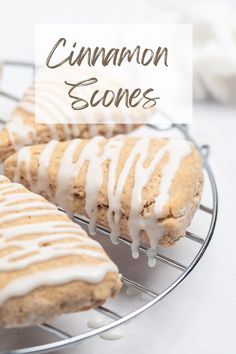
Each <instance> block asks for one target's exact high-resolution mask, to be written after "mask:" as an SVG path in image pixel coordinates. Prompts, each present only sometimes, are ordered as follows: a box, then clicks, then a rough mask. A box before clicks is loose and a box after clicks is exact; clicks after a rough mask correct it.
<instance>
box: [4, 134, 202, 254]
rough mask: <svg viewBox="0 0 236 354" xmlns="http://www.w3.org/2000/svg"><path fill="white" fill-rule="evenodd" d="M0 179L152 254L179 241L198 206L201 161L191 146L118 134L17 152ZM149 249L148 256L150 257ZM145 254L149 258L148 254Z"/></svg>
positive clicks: (175, 141) (134, 249)
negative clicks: (141, 245)
mask: <svg viewBox="0 0 236 354" xmlns="http://www.w3.org/2000/svg"><path fill="white" fill-rule="evenodd" d="M4 169H5V174H6V175H7V176H8V177H9V178H10V179H12V180H14V181H17V182H21V183H23V184H24V185H25V186H27V187H28V188H29V189H30V190H32V191H34V192H37V193H39V194H42V195H43V196H45V197H46V198H47V199H48V200H50V201H52V202H53V203H55V204H57V205H60V206H61V207H62V208H64V209H65V210H66V211H67V212H68V213H70V214H78V215H82V216H86V217H87V218H89V220H90V232H91V233H94V232H95V226H96V224H99V225H102V226H105V227H107V228H109V229H110V230H111V239H112V240H113V242H116V241H117V238H118V236H120V235H122V236H125V237H127V238H129V239H130V240H132V251H133V256H134V257H137V256H138V252H137V251H138V246H139V244H140V242H141V243H142V244H144V245H145V246H146V247H148V248H151V250H155V249H156V247H157V245H163V246H170V245H172V244H173V243H174V242H175V241H176V240H178V239H179V238H180V237H181V236H184V235H185V231H186V228H187V227H188V225H189V224H190V221H191V219H192V217H193V215H194V212H195V210H196V208H197V206H198V204H199V202H200V198H201V192H202V184H203V172H202V160H201V157H200V155H199V153H198V152H197V150H196V149H195V147H194V146H193V145H192V143H191V142H188V141H186V140H182V139H158V138H153V137H152V138H149V137H145V138H140V137H125V136H117V137H114V138H111V139H105V138H103V137H96V138H93V139H91V140H80V139H77V140H73V141H70V142H62V143H58V142H56V141H52V142H50V143H49V144H47V145H39V146H34V147H26V148H23V149H22V150H21V151H20V152H19V153H18V154H15V155H13V156H12V157H10V158H9V159H7V160H6V161H5V164H4ZM151 250H150V251H151ZM151 253H152V252H151Z"/></svg>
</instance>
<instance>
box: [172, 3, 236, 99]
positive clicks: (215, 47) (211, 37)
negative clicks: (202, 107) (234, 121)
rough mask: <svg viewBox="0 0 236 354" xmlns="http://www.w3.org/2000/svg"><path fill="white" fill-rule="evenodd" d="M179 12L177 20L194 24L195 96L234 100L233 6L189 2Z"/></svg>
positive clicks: (235, 36)
mask: <svg viewBox="0 0 236 354" xmlns="http://www.w3.org/2000/svg"><path fill="white" fill-rule="evenodd" d="M181 12H182V13H181ZM180 13H181V15H180V17H179V21H180V22H186V23H192V24H193V44H194V52H193V56H194V86H193V88H194V89H193V92H194V98H195V99H197V100H204V99H206V98H208V97H211V98H213V99H215V100H217V101H219V102H223V103H236V8H235V7H234V6H233V5H232V4H231V5H230V4H229V3H223V2H203V3H201V2H200V3H199V2H195V3H194V4H193V3H192V2H191V5H190V4H189V6H187V5H186V7H185V9H183V10H182V11H181V10H180Z"/></svg>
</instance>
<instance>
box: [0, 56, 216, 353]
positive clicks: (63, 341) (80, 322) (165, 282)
mask: <svg viewBox="0 0 236 354" xmlns="http://www.w3.org/2000/svg"><path fill="white" fill-rule="evenodd" d="M4 64H5V65H10V66H14V67H19V66H20V67H26V68H33V66H32V64H31V63H18V62H5V63H4ZM0 96H4V97H5V98H8V99H11V100H15V101H17V97H15V96H14V95H12V94H10V93H8V92H4V91H0ZM1 121H2V120H1V117H0V123H1ZM2 123H3V121H2ZM147 129H149V130H150V131H152V133H155V134H157V135H161V136H163V135H164V136H172V135H178V136H182V137H183V138H184V139H188V140H190V141H192V142H193V143H194V144H195V146H196V147H197V149H198V151H199V152H200V154H201V155H202V158H203V160H204V173H205V187H204V192H203V199H202V204H201V205H200V206H199V209H198V211H197V212H196V215H195V217H194V219H193V222H192V224H191V226H190V228H189V230H188V231H187V232H186V235H185V237H183V238H182V239H181V240H179V241H178V242H177V243H176V245H175V246H172V247H170V248H168V249H159V250H158V252H157V254H156V260H157V265H156V267H155V268H149V267H148V266H147V260H146V256H145V253H146V249H145V248H144V247H139V251H140V254H141V255H140V257H139V259H138V260H133V259H132V258H131V256H130V250H129V248H130V246H131V243H130V241H128V240H126V239H125V238H123V237H120V238H119V241H120V242H119V245H117V246H113V245H112V244H111V242H110V240H109V231H107V230H106V229H104V228H102V227H97V236H96V237H97V239H98V240H99V242H100V243H102V245H103V247H104V248H105V250H106V251H107V252H108V253H109V254H110V256H111V258H112V259H113V260H114V261H115V262H116V264H117V265H118V267H119V268H120V270H121V274H122V282H123V290H122V291H121V293H120V294H119V295H118V296H117V297H116V299H113V300H109V301H108V302H107V303H106V305H105V306H100V307H98V308H96V309H93V310H90V311H87V312H86V313H83V314H81V313H78V314H72V315H71V314H70V315H69V314H68V315H64V316H62V317H61V318H59V319H57V320H55V321H52V322H50V323H46V324H42V325H39V326H35V327H30V328H25V329H24V328H23V329H16V330H14V329H9V330H5V329H4V330H0V354H30V353H45V352H46V353H48V352H51V351H54V350H57V349H62V348H66V347H68V346H71V345H75V344H78V343H79V342H81V341H83V340H85V339H87V338H91V337H93V336H95V335H99V334H102V333H103V332H105V331H109V330H112V329H113V328H114V327H117V326H120V325H122V324H124V323H126V322H128V321H130V320H131V319H133V318H135V317H136V316H138V315H140V314H141V313H143V312H144V311H146V310H148V309H150V308H151V307H152V306H153V305H154V304H156V303H157V302H159V301H160V300H161V299H163V298H164V297H165V296H166V295H167V294H169V293H170V292H171V291H172V290H174V289H175V287H176V286H177V285H179V284H180V283H181V282H182V281H183V280H184V279H185V278H186V277H187V276H188V274H189V273H190V272H191V271H192V270H193V268H194V267H195V266H196V265H197V263H198V262H199V260H200V259H201V257H202V256H203V254H204V252H205V251H206V249H207V247H208V245H209V242H210V241H211V238H212V235H213V232H214V228H215V224H216V219H217V210H218V198H217V188H216V183H215V179H214V175H213V173H212V170H211V168H210V165H209V163H208V155H209V146H208V145H202V146H198V145H197V143H196V142H195V141H194V139H193V138H192V137H191V136H190V134H189V132H188V127H187V126H185V125H176V124H173V123H169V124H167V125H165V126H164V127H163V126H162V127H161V126H157V125H149V126H148V127H147ZM75 221H76V222H78V223H80V225H81V226H82V227H84V228H85V229H86V228H87V221H86V220H83V219H81V218H78V217H75ZM156 288H157V289H156ZM128 289H132V290H135V292H134V294H136V295H137V294H138V296H135V297H134V296H128ZM95 312H99V313H101V314H102V315H103V316H104V318H106V319H107V323H106V324H105V325H103V326H102V327H100V328H96V329H92V330H89V329H88V326H87V323H88V319H89V318H90V317H91V315H92V314H94V313H95ZM68 323H70V326H68Z"/></svg>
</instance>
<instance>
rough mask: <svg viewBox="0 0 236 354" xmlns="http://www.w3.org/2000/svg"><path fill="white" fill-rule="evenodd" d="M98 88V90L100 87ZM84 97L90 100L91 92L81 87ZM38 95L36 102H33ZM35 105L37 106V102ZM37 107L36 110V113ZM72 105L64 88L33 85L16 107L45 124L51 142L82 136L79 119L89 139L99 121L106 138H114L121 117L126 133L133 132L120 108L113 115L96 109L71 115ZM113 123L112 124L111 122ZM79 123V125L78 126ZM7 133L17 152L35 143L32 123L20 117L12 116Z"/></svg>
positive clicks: (49, 83)
mask: <svg viewBox="0 0 236 354" xmlns="http://www.w3.org/2000/svg"><path fill="white" fill-rule="evenodd" d="M100 88H101V87H100ZM81 90H82V92H83V97H84V98H87V99H89V98H90V94H91V92H89V91H90V90H91V89H89V88H88V87H87V88H83V87H81ZM35 93H36V94H37V100H36V99H35V98H36V97H35ZM36 101H37V102H36ZM36 103H37V109H35V107H36ZM70 105H71V102H70V100H69V98H68V97H66V95H65V90H64V86H63V85H60V84H58V82H56V81H43V80H42V81H37V86H35V83H33V84H32V85H31V86H30V87H29V88H28V89H27V90H26V92H25V94H24V96H23V97H22V99H21V101H20V102H19V104H18V107H19V108H21V109H23V110H24V111H26V112H28V113H31V114H32V115H33V116H35V115H36V114H37V119H38V121H40V122H41V124H45V125H46V126H47V128H48V129H49V132H50V137H51V139H56V140H70V139H73V138H78V137H79V136H80V134H81V130H80V124H76V122H77V117H78V115H79V116H80V117H81V119H83V122H84V123H85V124H87V122H88V121H89V123H88V124H87V129H88V137H90V138H92V137H94V136H96V135H97V134H98V131H97V124H96V123H99V122H98V118H99V119H100V118H101V119H102V121H103V122H104V124H105V125H106V129H105V136H106V137H107V138H110V137H111V136H112V135H113V130H114V128H115V125H116V124H115V120H116V117H117V116H118V117H119V121H120V117H122V121H123V122H124V124H126V123H128V124H126V125H125V129H126V132H129V131H130V130H131V128H132V124H131V123H132V119H133V117H131V116H130V115H129V111H128V110H124V109H123V108H122V107H121V106H120V107H119V111H118V112H116V110H114V114H113V113H111V112H110V111H108V110H107V109H106V108H103V109H102V108H101V107H99V109H100V110H99V112H97V111H96V115H94V116H93V115H92V114H91V111H88V112H87V111H86V110H83V111H73V110H72V109H71V108H70ZM113 120H114V122H113ZM81 123H82V122H81ZM57 125H59V127H60V128H59V129H62V130H63V136H61V137H60V136H59V132H58V129H57V128H56V126H57ZM5 129H6V131H7V132H8V135H9V139H10V141H11V144H12V146H13V147H14V149H15V150H16V151H18V150H19V149H20V148H21V147H23V146H28V145H32V144H35V143H37V142H38V138H37V129H36V126H35V122H34V119H33V120H32V121H31V123H29V122H26V120H25V119H24V117H23V116H21V115H20V113H18V112H15V113H13V117H12V120H11V121H10V122H9V123H7V124H6V126H5Z"/></svg>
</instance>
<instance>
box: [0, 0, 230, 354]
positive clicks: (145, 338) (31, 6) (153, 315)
mask: <svg viewBox="0 0 236 354" xmlns="http://www.w3.org/2000/svg"><path fill="white" fill-rule="evenodd" d="M155 11H156V12H157V11H158V5H155V7H154V1H149V2H148V1H146V2H144V1H127V0H126V1H119V2H111V1H102V2H94V3H93V4H91V1H86V2H84V1H83V2H80V1H72V0H67V1H52V0H51V1H46V0H41V1H37V2H36V1H30V0H29V1H26V0H23V1H12V0H10V1H9V0H8V1H1V11H0V17H1V19H0V22H1V24H0V48H1V52H0V53H1V54H0V55H1V58H8V59H10V58H11V59H24V60H29V61H30V60H32V59H33V46H34V43H33V41H34V23H53V22H55V23H76V22H80V23H95V22H100V23H106V22H110V23H112V22H116V23H120V22H124V23H125V22H127V23H130V22H131V20H132V21H134V22H136V23H138V22H143V21H144V22H145V21H147V22H148V21H153V22H155ZM12 80H13V81H15V80H17V78H16V77H12ZM16 84H17V83H16ZM192 133H193V134H194V136H195V137H196V138H197V140H198V141H199V142H202V143H209V144H210V145H211V157H210V162H211V165H212V167H213V170H214V173H215V176H216V180H217V184H218V189H219V195H220V208H219V218H218V223H217V227H216V231H215V235H214V238H213V240H212V242H211V244H210V246H209V249H208V250H207V252H206V254H205V256H204V257H203V259H202V260H201V261H200V263H199V265H198V266H197V267H196V269H195V270H194V271H193V272H192V273H191V274H190V276H189V277H188V278H187V279H186V280H185V281H184V282H183V283H182V284H181V285H180V286H178V287H177V289H176V290H175V291H174V292H172V293H171V294H170V295H169V296H168V297H166V298H165V299H164V300H163V301H162V302H160V303H159V304H157V305H156V306H155V307H154V308H152V309H151V310H149V311H147V312H146V313H144V314H143V315H141V316H140V317H138V318H137V319H135V320H134V321H132V322H130V324H129V325H127V327H126V335H125V337H124V338H123V339H121V340H119V341H115V342H107V341H104V340H102V339H91V340H88V341H86V342H83V343H82V344H81V345H79V346H78V347H76V348H73V349H67V350H65V351H64V352H63V351H62V353H73V354H74V353H86V354H92V353H96V354H99V353H103V354H108V353H114V354H116V353H117V354H118V353H125V354H126V353H131V352H134V353H137V354H143V353H148V354H154V353H160V354H180V353H181V354H189V353H191V354H199V353H201V354H222V353H225V354H234V353H235V352H236V338H235V328H236V327H235V322H236V285H235V283H236V267H235V252H236V235H235V209H236V208H235V200H236V188H235V184H236V182H235V181H236V168H235V151H236V109H235V107H233V106H220V105H218V104H213V103H204V104H197V103H196V104H195V105H194V125H193V127H192ZM60 353H61V352H60Z"/></svg>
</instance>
